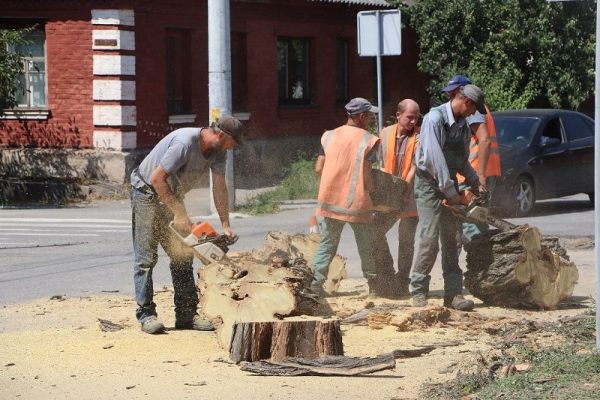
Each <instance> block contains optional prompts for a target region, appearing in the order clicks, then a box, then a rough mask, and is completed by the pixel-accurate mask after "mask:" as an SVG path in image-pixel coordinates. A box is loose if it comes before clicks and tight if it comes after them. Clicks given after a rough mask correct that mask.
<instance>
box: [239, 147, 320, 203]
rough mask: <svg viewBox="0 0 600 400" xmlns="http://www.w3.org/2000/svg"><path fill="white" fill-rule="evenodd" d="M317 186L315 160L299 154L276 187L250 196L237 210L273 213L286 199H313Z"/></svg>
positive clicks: (315, 195)
mask: <svg viewBox="0 0 600 400" xmlns="http://www.w3.org/2000/svg"><path fill="white" fill-rule="evenodd" d="M318 187H319V182H318V179H317V175H316V174H315V160H314V159H306V158H304V156H303V155H299V156H298V160H297V161H295V162H293V163H292V164H291V165H290V167H289V168H288V169H287V170H286V173H285V177H284V178H283V180H282V181H281V184H280V185H279V186H278V187H277V188H276V189H274V190H270V191H268V192H264V193H260V194H258V195H256V196H254V197H251V198H250V199H248V201H247V202H246V203H245V204H244V205H242V206H239V207H238V208H237V210H238V211H240V212H243V213H246V214H251V215H256V214H268V213H274V212H277V211H279V206H280V205H281V203H283V202H284V201H286V200H304V199H315V198H316V197H317V190H318Z"/></svg>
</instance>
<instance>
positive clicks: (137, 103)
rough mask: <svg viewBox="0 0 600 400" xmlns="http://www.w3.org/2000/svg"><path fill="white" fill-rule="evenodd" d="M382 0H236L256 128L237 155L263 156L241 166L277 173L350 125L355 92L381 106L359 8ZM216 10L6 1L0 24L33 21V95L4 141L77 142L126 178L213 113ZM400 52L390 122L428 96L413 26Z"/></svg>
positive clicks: (241, 92) (158, 0) (8, 123)
mask: <svg viewBox="0 0 600 400" xmlns="http://www.w3.org/2000/svg"><path fill="white" fill-rule="evenodd" d="M385 4H386V2H385V1H382V0H370V1H369V0H347V1H343V0H339V1H337V0H231V1H230V9H231V61H232V99H233V113H234V115H237V116H238V117H239V118H240V119H241V120H242V121H243V122H244V124H245V126H246V129H247V137H248V138H249V140H248V146H247V148H246V149H244V150H243V151H242V153H240V157H236V160H237V161H236V165H238V164H239V163H240V162H242V163H245V164H247V165H251V166H254V168H238V170H240V171H239V172H237V173H236V175H240V176H244V175H246V174H250V173H254V172H255V171H263V173H264V174H265V175H269V173H268V172H264V170H265V169H266V170H267V171H271V174H275V175H276V173H275V172H274V171H276V170H278V166H279V165H280V164H281V162H284V161H285V160H287V159H289V158H290V157H293V156H295V154H296V151H297V150H299V149H301V150H304V151H307V152H309V153H310V152H314V150H315V149H316V148H317V146H318V140H319V137H320V135H321V133H322V132H323V130H324V129H329V128H334V127H336V126H338V125H340V124H342V123H343V122H344V121H345V113H344V108H343V105H344V104H345V103H346V101H347V100H348V99H350V98H352V97H356V96H361V97H366V98H369V99H371V100H373V101H374V102H376V99H377V92H376V90H377V89H376V82H377V81H376V62H375V58H374V57H359V56H358V55H357V39H356V15H357V12H359V11H361V10H369V9H382V8H386V6H385ZM207 18H208V16H207V1H202V0H169V1H167V0H146V1H139V0H138V1H134V0H80V1H77V0H3V1H2V2H0V28H20V27H27V26H32V25H36V29H35V30H34V31H33V32H32V33H31V34H29V39H30V44H29V45H27V46H26V48H25V49H24V50H25V51H26V53H27V54H30V56H31V57H30V58H29V59H28V60H27V62H26V63H25V65H24V69H25V75H24V79H25V80H26V81H27V82H28V88H29V91H28V92H27V93H24V94H23V95H22V96H21V97H20V99H19V100H20V101H19V102H20V106H19V107H18V108H17V109H15V110H9V111H7V112H6V113H5V115H4V116H3V117H0V118H2V119H0V146H1V147H2V148H3V149H5V150H7V152H8V149H23V148H36V149H40V148H51V149H54V150H53V151H58V150H57V149H60V150H61V151H66V149H76V150H72V151H71V153H70V154H77V156H76V158H80V159H81V158H83V159H85V158H86V157H88V158H89V157H92V158H94V160H95V163H94V165H95V166H96V168H97V169H98V170H101V173H100V175H103V176H105V177H106V178H108V179H113V180H119V179H124V177H125V176H126V170H128V169H129V168H130V167H131V165H132V164H134V163H135V160H136V158H137V159H139V157H140V155H141V154H143V153H144V151H147V149H149V148H151V147H152V145H154V144H155V143H156V142H158V141H159V140H160V139H161V138H162V137H163V136H164V135H165V134H166V133H168V132H169V131H171V130H173V129H175V128H177V127H182V126H202V125H205V124H207V123H208V117H209V110H208V55H207V52H208V33H207ZM402 52H403V54H402V56H396V57H384V58H383V74H382V75H383V88H384V90H383V102H384V104H383V106H384V112H385V114H384V120H386V119H389V118H391V117H392V116H393V114H394V111H395V105H396V103H397V101H398V100H399V99H401V98H405V97H412V98H414V99H416V100H417V101H418V102H419V103H420V104H421V105H422V108H426V106H428V96H427V93H426V85H427V79H426V77H425V76H423V75H422V74H420V73H419V72H418V71H417V68H416V63H417V55H418V50H417V44H416V37H415V34H414V32H412V31H411V30H410V29H406V28H405V29H403V32H402ZM15 151H16V150H15ZM7 152H5V151H3V153H5V154H8V153H7ZM108 156H110V157H108ZM3 158H4V159H5V161H4V162H5V163H6V162H7V161H6V155H5V156H4V157H3ZM117 159H120V160H121V161H119V162H116V161H115V160H117ZM98 160H101V161H98ZM107 160H112V161H107ZM108 163H112V165H108ZM115 163H116V167H115ZM80 164H81V162H80ZM83 164H86V163H85V162H83ZM84 168H87V169H88V171H87V172H86V174H87V175H90V172H89V169H90V168H89V165H88V166H87V167H84ZM74 169H75V170H79V169H81V167H78V168H74ZM0 172H1V171H0ZM75 173H79V172H75Z"/></svg>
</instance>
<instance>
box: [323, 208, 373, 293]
mask: <svg viewBox="0 0 600 400" xmlns="http://www.w3.org/2000/svg"><path fill="white" fill-rule="evenodd" d="M346 224H350V227H351V228H352V230H353V231H354V238H355V239H356V245H357V247H358V255H359V256H360V263H361V268H362V272H363V276H364V277H365V278H367V279H368V280H372V279H375V278H376V277H377V272H376V270H375V260H374V259H373V249H372V244H373V238H374V231H373V224H372V223H358V222H346V221H340V220H337V219H333V218H323V220H322V221H321V222H320V223H319V228H320V230H321V241H320V242H319V248H318V249H317V252H316V253H315V256H314V258H313V268H312V269H313V274H314V277H313V282H312V284H313V285H315V286H323V283H324V282H325V281H326V280H327V274H328V273H329V264H330V263H331V260H333V257H335V254H336V252H337V248H338V245H339V244H340V237H341V235H342V229H343V228H344V225H346Z"/></svg>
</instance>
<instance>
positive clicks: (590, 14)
mask: <svg viewBox="0 0 600 400" xmlns="http://www.w3.org/2000/svg"><path fill="white" fill-rule="evenodd" d="M390 3H395V4H396V5H398V7H399V8H401V9H402V12H403V18H404V20H405V21H406V20H407V19H408V24H409V25H410V26H412V27H413V28H414V29H415V30H416V32H417V33H418V36H419V45H420V48H421V52H420V57H419V62H418V67H419V69H420V70H421V71H423V72H425V73H427V74H429V75H430V76H431V78H432V81H431V84H430V87H429V92H430V93H431V94H432V96H433V97H434V98H437V99H438V100H440V101H441V100H443V99H444V98H443V96H442V95H441V94H440V90H441V89H442V88H443V87H444V85H445V83H446V82H447V81H448V80H449V79H450V78H451V77H452V76H453V75H456V74H465V75H467V76H469V77H470V78H471V80H472V81H473V82H474V83H475V84H476V85H478V86H480V87H482V88H483V89H484V91H485V94H486V101H487V103H488V104H489V105H490V107H491V108H492V109H495V110H502V109H513V108H517V109H518V108H526V107H554V108H569V109H577V108H578V107H579V105H580V104H581V103H582V102H584V101H585V100H586V99H588V98H589V97H590V96H591V94H592V93H593V89H594V44H595V42H594V39H595V8H596V6H595V2H594V1H593V0H582V1H571V2H547V1H546V0H451V1H444V2H441V1H439V0H418V1H417V2H416V4H415V5H414V6H411V7H407V6H405V5H404V4H403V1H400V0H396V1H390Z"/></svg>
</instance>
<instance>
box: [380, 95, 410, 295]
mask: <svg viewBox="0 0 600 400" xmlns="http://www.w3.org/2000/svg"><path fill="white" fill-rule="evenodd" d="M419 116H420V109H419V104H417V102H416V101H414V100H412V99H404V100H402V101H400V102H399V103H398V107H397V111H396V120H397V123H395V124H393V125H390V126H388V127H386V128H384V129H383V130H382V131H381V134H380V139H381V145H380V146H379V165H380V168H381V170H382V171H384V172H386V173H388V174H392V175H394V176H397V177H400V178H401V179H402V180H404V181H405V182H406V183H407V185H406V187H407V190H406V192H405V193H404V199H403V206H402V211H395V212H394V211H392V212H377V213H375V219H374V221H373V225H374V226H375V240H374V244H373V254H374V257H375V265H376V266H377V282H378V285H379V286H380V288H379V289H380V290H379V291H380V293H381V295H383V296H386V297H406V296H409V295H410V292H409V288H408V286H409V284H410V268H411V266H412V262H413V255H414V248H415V233H416V230H417V224H418V222H419V217H418V216H417V207H416V204H415V201H414V198H413V183H414V177H415V170H416V167H415V163H414V153H415V149H416V146H417V143H418V132H419V127H418V126H417V122H418V121H419ZM398 219H400V222H399V223H398V271H397V272H395V271H394V259H393V258H392V254H391V253H390V247H389V244H388V241H387V238H386V234H387V233H388V231H389V230H390V229H391V228H392V226H393V225H394V224H395V223H396V221H398Z"/></svg>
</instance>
